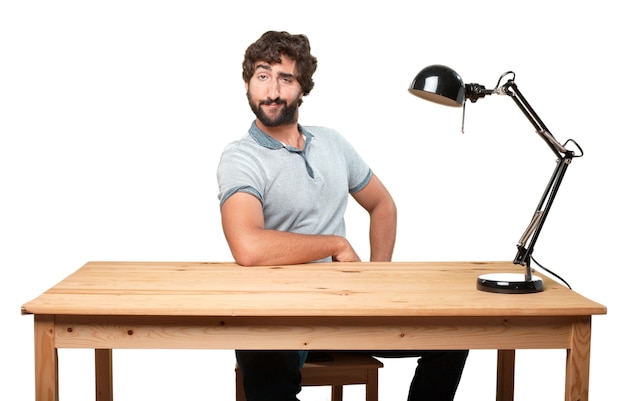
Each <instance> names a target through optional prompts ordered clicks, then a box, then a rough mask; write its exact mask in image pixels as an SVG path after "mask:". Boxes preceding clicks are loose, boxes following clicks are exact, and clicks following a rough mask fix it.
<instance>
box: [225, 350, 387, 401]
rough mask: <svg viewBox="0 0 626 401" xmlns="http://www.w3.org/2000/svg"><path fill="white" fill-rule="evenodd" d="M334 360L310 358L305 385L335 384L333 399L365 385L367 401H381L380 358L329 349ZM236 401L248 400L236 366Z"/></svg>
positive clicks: (335, 399) (333, 400)
mask: <svg viewBox="0 0 626 401" xmlns="http://www.w3.org/2000/svg"><path fill="white" fill-rule="evenodd" d="M329 354H330V355H331V356H332V360H330V361H320V362H310V361H307V362H306V363H305V364H304V366H303V367H302V370H301V372H302V386H332V389H331V400H332V401H342V398H343V386H345V385H349V384H365V400H366V401H378V369H380V368H382V367H383V364H382V362H380V361H379V360H378V359H376V358H374V357H371V356H368V355H363V354H355V353H349V352H329ZM235 380H236V386H237V387H236V398H235V399H236V401H246V396H245V394H244V390H243V378H242V375H241V372H240V371H239V367H238V366H235Z"/></svg>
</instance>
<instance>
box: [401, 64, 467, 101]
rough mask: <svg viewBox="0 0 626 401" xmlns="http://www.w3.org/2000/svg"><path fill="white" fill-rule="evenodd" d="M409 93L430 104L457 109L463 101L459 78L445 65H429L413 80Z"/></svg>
mask: <svg viewBox="0 0 626 401" xmlns="http://www.w3.org/2000/svg"><path fill="white" fill-rule="evenodd" d="M409 92H411V93H412V94H413V95H415V96H418V97H421V98H423V99H426V100H430V101H431V102H435V103H439V104H444V105H447V106H453V107H459V106H462V105H463V102H464V101H465V85H464V84H463V80H462V79H461V76H460V75H459V74H457V73H456V71H454V70H453V69H452V68H450V67H446V66H445V65H439V64H435V65H431V66H428V67H426V68H424V69H423V70H422V71H420V72H419V73H418V74H417V75H416V76H415V79H413V83H411V87H410V88H409Z"/></svg>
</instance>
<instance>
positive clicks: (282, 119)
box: [246, 92, 299, 127]
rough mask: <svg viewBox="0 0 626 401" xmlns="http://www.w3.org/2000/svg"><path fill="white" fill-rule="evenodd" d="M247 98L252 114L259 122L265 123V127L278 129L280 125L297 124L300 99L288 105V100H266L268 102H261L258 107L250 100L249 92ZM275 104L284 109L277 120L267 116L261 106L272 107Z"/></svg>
mask: <svg viewBox="0 0 626 401" xmlns="http://www.w3.org/2000/svg"><path fill="white" fill-rule="evenodd" d="M246 96H247V98H248V103H249V104H250V108H251V109H252V112H253V113H254V115H255V116H256V118H258V119H259V121H260V122H261V123H263V125H265V126H267V127H278V126H280V125H285V124H292V123H295V122H296V116H297V114H298V106H299V104H298V99H296V100H294V101H293V102H291V103H287V101H286V100H284V99H281V98H277V99H274V100H270V99H266V100H263V101H261V102H259V104H258V105H256V104H254V103H253V102H252V100H251V99H250V92H247V93H246ZM274 103H275V104H282V105H283V108H282V110H281V111H280V113H279V114H278V115H277V116H276V117H275V118H272V117H270V116H268V115H267V114H265V112H264V111H263V110H262V109H261V106H263V105H270V104H274Z"/></svg>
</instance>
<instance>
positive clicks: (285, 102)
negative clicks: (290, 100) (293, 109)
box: [259, 97, 287, 106]
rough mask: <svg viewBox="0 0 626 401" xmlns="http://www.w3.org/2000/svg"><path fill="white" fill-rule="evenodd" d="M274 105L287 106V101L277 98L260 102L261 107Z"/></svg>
mask: <svg viewBox="0 0 626 401" xmlns="http://www.w3.org/2000/svg"><path fill="white" fill-rule="evenodd" d="M272 104H284V105H286V104H287V101H286V100H284V99H281V98H279V97H277V98H276V99H265V100H261V101H260V102H259V106H269V105H272Z"/></svg>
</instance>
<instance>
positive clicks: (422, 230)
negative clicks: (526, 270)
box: [0, 0, 626, 401]
mask: <svg viewBox="0 0 626 401" xmlns="http://www.w3.org/2000/svg"><path fill="white" fill-rule="evenodd" d="M511 3H515V4H511ZM553 4H554V5H553ZM556 4H557V2H546V1H525V2H498V1H447V2H409V1H404V0H402V1H396V0H388V1H384V2H373V1H361V2H341V1H332V2H331V1H316V2H258V1H232V2H209V1H205V2H201V1H169V2H168V1H135V0H125V1H106V2H92V1H2V2H1V3H0V268H1V269H2V272H1V275H0V277H1V279H0V282H1V287H0V290H1V297H2V302H1V305H0V306H1V314H2V315H1V316H2V329H1V330H0V335H1V336H2V338H1V341H0V344H2V347H3V349H2V357H0V391H2V394H3V395H2V397H1V398H2V399H3V400H4V399H7V400H33V399H34V357H33V337H32V323H33V319H32V316H21V315H20V306H21V305H22V304H23V303H25V302H27V301H29V300H31V299H33V298H35V297H37V296H38V295H39V294H41V293H42V292H44V291H45V290H47V289H48V288H50V287H51V286H53V285H54V284H56V283H57V282H59V281H60V280H62V279H63V278H64V277H66V276H67V275H69V274H70V273H72V272H73V271H74V270H76V269H77V268H79V267H80V266H82V265H83V264H84V263H85V262H87V261H91V260H137V261H228V260H231V256H230V253H229V251H228V248H227V246H226V243H225V241H224V239H223V236H222V232H221V227H220V222H219V210H218V201H217V184H216V179H215V168H216V165H217V162H218V158H219V155H220V153H221V150H222V148H223V146H224V145H225V144H226V143H227V142H230V141H232V140H234V139H237V138H239V137H240V136H242V135H244V134H245V133H246V130H247V128H248V126H249V124H250V122H251V121H252V118H253V116H252V113H251V112H250V110H249V108H248V105H247V101H246V99H245V92H244V86H243V82H242V80H241V62H242V59H243V53H244V50H245V48H246V47H247V46H248V45H249V44H250V43H251V42H253V41H254V40H256V39H257V38H258V37H259V36H260V35H261V34H262V33H263V32H265V31H266V30H286V31H289V32H291V33H304V34H307V35H308V36H309V38H310V40H311V43H312V50H313V54H314V55H316V56H317V57H318V59H319V68H318V72H317V74H316V75H315V81H316V87H315V89H314V90H313V91H312V93H311V95H310V96H309V97H307V98H305V102H304V104H303V106H302V108H301V112H300V117H301V122H302V123H303V124H311V125H325V126H329V127H333V128H336V129H338V130H339V131H340V132H341V133H342V134H343V135H344V136H346V137H347V138H348V139H349V140H350V141H351V142H352V143H353V144H354V146H355V147H356V148H357V149H358V150H359V151H360V152H361V153H362V155H363V157H364V158H365V159H366V160H367V161H368V162H369V163H370V165H371V166H372V168H373V169H374V171H375V172H376V173H377V174H378V176H379V177H380V178H381V179H382V180H383V182H384V183H385V184H386V185H387V187H388V188H389V190H390V191H391V193H392V195H393V196H394V197H395V199H396V202H397V204H398V207H399V227H398V241H397V246H396V252H395V255H394V258H395V260H396V261H446V260H463V261H466V260H470V261H482V260H511V259H512V258H513V256H514V254H515V251H516V249H515V244H516V242H517V240H518V239H519V237H520V235H521V233H522V231H523V230H524V229H525V228H526V225H527V224H528V222H529V220H530V217H531V215H532V212H533V211H534V209H535V207H536V205H537V202H538V200H539V196H540V194H541V192H542V191H543V189H544V187H545V185H546V183H547V180H548V178H549V176H550V174H551V173H552V169H553V166H554V155H553V154H552V153H551V152H550V150H549V149H548V147H547V146H546V145H545V144H544V143H543V141H542V140H541V139H540V138H539V137H538V136H537V135H536V134H535V132H534V129H533V127H532V126H531V125H530V123H529V122H528V121H527V120H526V119H525V117H524V116H523V115H522V113H521V112H520V111H519V110H518V108H517V106H516V105H515V104H514V102H513V101H512V100H511V99H509V98H507V97H504V96H491V97H488V98H485V99H482V100H481V101H479V102H478V103H476V104H469V105H468V106H467V110H466V119H465V134H461V118H462V110H461V109H455V108H448V107H443V106H439V105H436V104H433V103H429V102H426V101H424V100H422V99H418V98H416V97H414V96H412V95H410V94H409V93H408V92H407V88H408V86H409V84H410V82H411V81H412V79H413V77H414V76H415V75H416V73H417V72H418V71H419V70H421V69H422V68H423V67H425V66H427V65H430V64H435V63H441V64H446V65H448V66H450V67H452V68H454V69H455V70H456V71H457V72H458V73H459V74H460V75H461V76H462V77H463V79H464V81H465V82H466V83H469V82H477V83H480V84H483V85H485V86H487V87H488V88H493V87H494V86H495V84H496V82H497V80H498V78H499V77H500V75H501V74H503V73H505V72H507V71H510V70H512V71H514V72H515V73H516V82H517V84H518V86H519V88H520V90H521V91H522V93H523V94H524V95H525V97H526V98H527V99H528V101H529V103H530V104H531V105H532V106H533V108H534V109H535V111H536V112H537V113H538V114H539V115H540V116H541V118H542V120H543V121H544V122H545V124H546V125H547V126H548V127H549V129H550V131H551V132H552V133H553V134H554V136H555V137H556V138H557V139H558V140H559V141H560V142H564V141H565V140H566V139H568V138H573V139H575V140H576V141H577V142H578V143H579V144H580V145H581V146H582V148H583V150H584V151H585V155H584V157H582V158H579V159H575V160H574V162H573V163H572V165H571V167H570V169H569V170H568V173H567V175H566V177H565V180H564V183H563V186H562V188H561V190H560V192H559V195H558V197H557V200H556V202H555V204H554V208H553V209H552V211H551V213H550V216H549V218H548V221H547V223H546V225H545V227H544V229H543V232H542V234H541V237H540V239H539V241H538V244H537V247H536V248H535V253H534V256H535V257H536V258H537V259H538V261H539V262H540V263H542V264H543V265H545V266H546V267H549V268H551V269H553V270H554V271H556V272H558V273H559V274H560V275H562V276H563V277H564V278H565V279H566V280H567V281H568V282H569V283H570V284H571V285H572V287H573V288H574V290H576V291H577V292H579V293H581V294H583V295H585V296H587V297H589V298H591V299H593V300H595V301H597V302H600V303H602V304H604V305H606V306H607V307H608V315H606V316H597V317H594V318H593V335H592V346H591V349H592V355H591V383H590V386H591V388H590V399H592V400H605V399H614V398H615V395H616V394H622V393H623V369H621V368H620V363H621V362H622V361H623V360H624V358H625V357H626V355H625V353H624V349H623V348H622V343H623V341H622V339H621V337H622V336H621V333H622V332H621V330H620V328H619V327H618V325H619V324H620V323H623V322H622V320H623V318H624V308H623V307H622V306H621V303H622V302H623V301H622V300H620V295H622V294H621V292H622V291H623V279H624V273H623V271H624V260H623V249H624V233H623V224H624V223H625V219H624V212H623V205H624V204H625V199H624V195H623V193H624V177H623V176H624V174H623V173H624V167H623V161H622V159H623V155H622V154H621V151H622V150H623V149H624V123H623V120H624V116H623V114H624V107H623V104H624V103H623V96H624V69H625V64H624V61H623V47H622V46H623V38H624V37H625V34H626V32H625V31H626V29H625V28H624V24H623V18H622V16H623V14H622V13H621V11H618V10H619V9H621V7H619V5H618V4H619V3H618V2H610V1H605V0H599V1H594V2H581V1H572V2H559V3H558V5H556ZM347 220H348V236H349V239H350V240H351V241H352V242H353V244H354V246H355V248H356V249H357V251H358V252H359V253H360V255H361V257H362V258H363V259H366V258H367V256H368V243H367V234H366V231H367V228H366V220H367V219H366V216H365V215H364V214H363V212H361V211H360V210H358V207H357V206H356V204H351V205H350V208H349V212H348V215H347ZM416 274H419V273H416ZM519 301H520V302H524V296H519ZM517 359H518V363H517V369H516V400H531V399H532V400H555V399H562V394H563V386H564V361H565V351H563V350H543V351H519V352H518V353H517ZM92 361H93V356H92V352H90V351H86V350H61V351H60V353H59V364H60V369H61V379H60V391H61V392H60V394H61V400H63V401H72V400H76V401H82V400H88V399H93V393H94V389H93V362H92ZM384 362H385V368H384V369H383V370H382V371H381V387H380V399H381V401H391V400H402V399H405V398H406V390H407V388H408V383H409V380H410V378H411V377H412V374H413V369H414V366H415V361H414V360H385V361H384ZM114 364H115V365H114V372H115V376H114V384H115V399H116V401H125V400H129V401H130V400H133V401H134V400H154V401H157V400H172V399H184V400H218V399H219V400H229V399H230V400H233V399H234V373H233V366H234V356H233V352H232V351H228V350H227V351H206V350H203V351H115V352H114ZM494 394H495V351H490V350H484V351H472V352H471V354H470V357H469V359H468V363H467V367H466V370H465V373H464V376H463V379H462V382H461V384H460V388H459V391H458V394H457V398H456V399H457V400H477V399H493V397H494ZM301 395H302V400H326V399H329V392H328V391H327V390H323V389H310V388H309V389H305V390H304V391H303V392H302V394H301ZM345 399H346V401H349V400H361V399H363V392H362V390H361V389H359V386H356V387H354V388H352V389H350V390H349V391H348V393H347V394H346V396H345Z"/></svg>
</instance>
